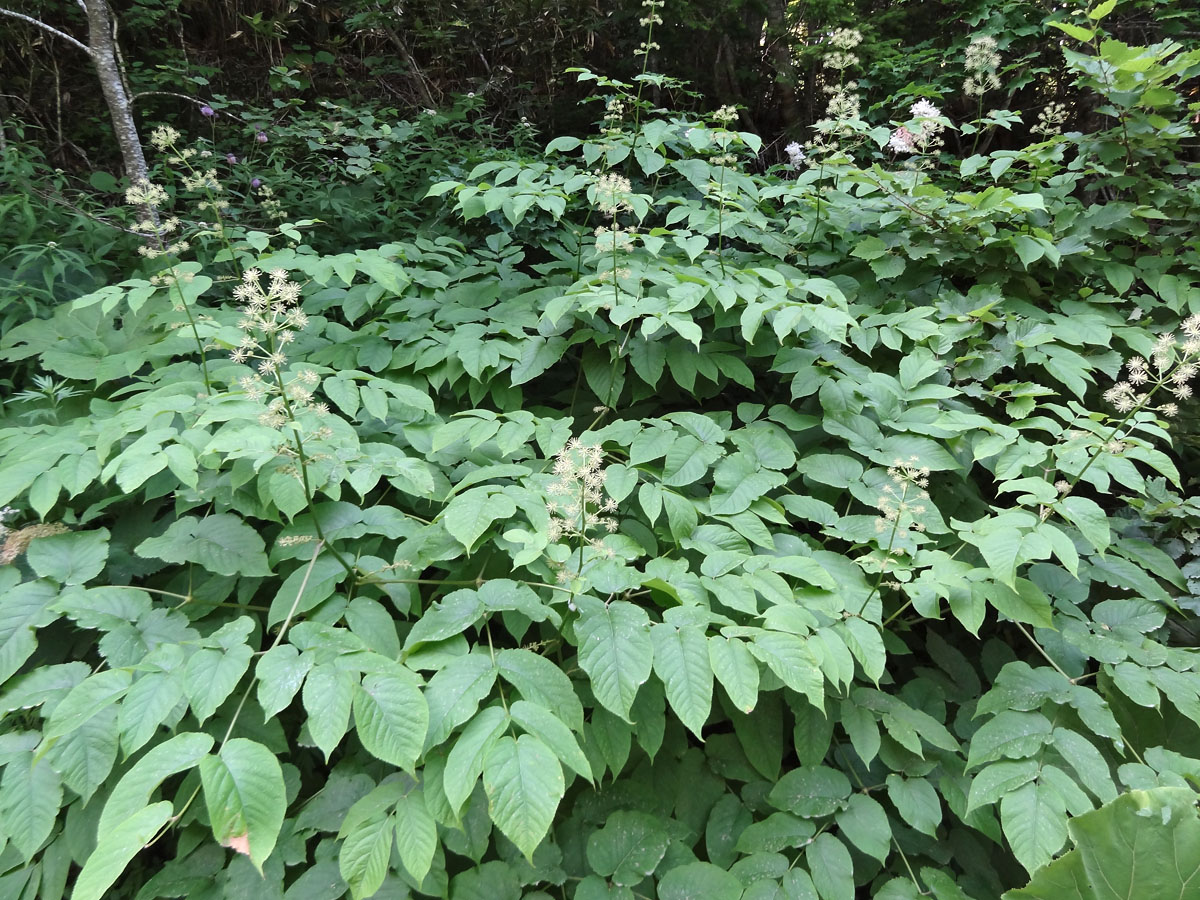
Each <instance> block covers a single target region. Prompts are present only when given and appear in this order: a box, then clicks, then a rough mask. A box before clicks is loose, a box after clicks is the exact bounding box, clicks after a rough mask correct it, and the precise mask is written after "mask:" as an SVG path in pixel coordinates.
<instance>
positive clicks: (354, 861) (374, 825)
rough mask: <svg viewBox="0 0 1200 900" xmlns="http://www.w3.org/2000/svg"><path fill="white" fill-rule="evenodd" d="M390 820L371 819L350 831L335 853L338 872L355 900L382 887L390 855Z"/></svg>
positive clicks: (368, 895)
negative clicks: (336, 853)
mask: <svg viewBox="0 0 1200 900" xmlns="http://www.w3.org/2000/svg"><path fill="white" fill-rule="evenodd" d="M393 834H394V822H393V820H392V817H391V816H387V817H385V818H383V819H373V820H371V821H369V822H366V823H364V824H362V825H361V826H360V827H359V828H356V829H355V830H353V831H351V832H350V833H349V834H347V835H346V836H345V838H344V839H343V840H342V847H341V849H340V850H339V851H338V871H339V872H340V873H341V876H342V878H343V879H344V880H345V882H346V884H348V885H350V896H351V897H353V898H354V900H361V898H364V897H371V896H374V894H375V893H376V892H377V891H378V890H379V888H380V887H382V886H383V880H384V878H386V877H387V871H388V861H389V860H390V859H391V855H392V835H393Z"/></svg>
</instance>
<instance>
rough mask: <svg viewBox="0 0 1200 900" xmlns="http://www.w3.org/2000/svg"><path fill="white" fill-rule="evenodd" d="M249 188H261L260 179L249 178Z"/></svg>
mask: <svg viewBox="0 0 1200 900" xmlns="http://www.w3.org/2000/svg"><path fill="white" fill-rule="evenodd" d="M250 187H252V188H260V187H262V179H261V178H251V179H250Z"/></svg>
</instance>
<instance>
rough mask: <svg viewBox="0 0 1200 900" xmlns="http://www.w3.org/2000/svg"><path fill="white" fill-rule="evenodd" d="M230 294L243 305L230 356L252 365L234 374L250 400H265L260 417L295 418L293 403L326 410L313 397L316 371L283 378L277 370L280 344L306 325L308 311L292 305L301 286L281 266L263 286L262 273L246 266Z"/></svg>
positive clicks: (281, 360) (270, 420)
mask: <svg viewBox="0 0 1200 900" xmlns="http://www.w3.org/2000/svg"><path fill="white" fill-rule="evenodd" d="M233 296H234V297H235V298H236V299H238V300H240V301H241V302H242V304H243V305H242V319H241V321H239V322H238V328H240V329H241V331H242V340H241V343H240V344H239V345H238V347H237V348H236V349H234V351H233V352H232V353H231V354H229V356H230V359H232V360H233V361H234V362H237V363H248V364H252V365H254V366H255V368H256V370H257V371H256V372H255V373H254V374H253V375H244V376H242V377H241V378H239V379H238V386H239V387H240V388H241V389H242V390H243V391H245V392H246V396H247V397H249V398H250V399H251V400H256V401H257V400H267V410H266V412H264V413H263V414H262V415H261V416H260V417H259V422H260V423H261V424H263V425H268V426H270V427H272V428H279V427H281V426H282V425H283V424H284V423H285V422H286V421H287V420H288V419H291V418H294V417H295V412H296V410H297V409H298V408H299V409H307V410H312V411H313V412H316V413H318V414H321V415H323V414H325V413H327V412H328V411H329V409H328V407H327V406H326V405H325V404H324V403H318V402H316V401H315V400H314V399H313V392H314V391H315V390H316V387H317V385H318V384H319V383H320V380H321V379H320V377H319V376H318V375H317V373H316V372H314V371H312V370H311V369H304V370H301V371H300V372H299V373H298V374H296V375H295V376H294V377H293V378H292V379H291V380H290V381H288V382H286V383H285V382H284V381H283V377H282V375H281V373H282V371H283V367H284V366H286V365H287V361H288V358H287V354H286V352H285V348H286V347H287V345H288V344H290V343H292V341H293V340H294V339H295V337H296V332H298V331H300V330H301V329H303V328H304V327H305V326H306V325H307V324H308V316H307V315H305V313H304V310H302V309H300V308H299V306H298V305H297V304H298V302H299V300H300V285H298V284H296V283H295V282H293V281H290V280H288V274H287V272H285V271H284V270H283V269H276V270H274V271H273V272H271V274H270V281H269V282H268V284H267V286H266V287H265V288H264V287H263V284H262V272H260V271H258V269H248V270H246V273H245V274H244V275H243V276H242V283H241V284H239V285H238V286H237V287H236V288H234V291H233ZM264 376H266V377H264ZM267 398H269V399H267Z"/></svg>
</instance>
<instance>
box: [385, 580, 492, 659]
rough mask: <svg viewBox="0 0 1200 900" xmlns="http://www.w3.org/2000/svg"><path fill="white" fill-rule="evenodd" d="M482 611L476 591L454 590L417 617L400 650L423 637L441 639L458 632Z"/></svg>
mask: <svg viewBox="0 0 1200 900" xmlns="http://www.w3.org/2000/svg"><path fill="white" fill-rule="evenodd" d="M484 612H485V607H484V605H483V601H482V600H480V599H479V593H478V591H474V590H471V589H463V590H461V591H454V592H453V593H452V594H448V595H446V596H445V597H444V598H442V599H441V600H440V601H438V602H437V603H435V604H433V605H432V606H431V607H430V608H429V609H428V610H426V612H425V614H424V615H423V616H421V618H420V619H419V620H417V622H416V624H414V625H413V627H412V630H411V631H410V632H409V633H408V637H407V638H405V640H404V650H405V651H408V650H410V649H411V648H413V647H415V646H417V645H418V644H421V643H423V642H426V641H443V640H445V639H446V638H448V637H453V636H454V635H456V634H460V633H462V632H463V631H466V630H467V629H468V628H470V627H471V626H472V625H474V624H475V623H476V622H478V621H479V620H480V619H481V618H482V617H483V614H484Z"/></svg>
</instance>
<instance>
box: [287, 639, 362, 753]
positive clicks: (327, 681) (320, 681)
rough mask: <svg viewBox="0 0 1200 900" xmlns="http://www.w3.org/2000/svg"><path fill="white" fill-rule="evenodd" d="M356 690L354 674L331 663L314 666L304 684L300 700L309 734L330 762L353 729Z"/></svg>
mask: <svg viewBox="0 0 1200 900" xmlns="http://www.w3.org/2000/svg"><path fill="white" fill-rule="evenodd" d="M357 687H358V677H357V676H356V675H355V674H354V673H353V672H348V671H346V670H345V669H342V668H340V667H338V666H336V665H334V664H332V663H325V664H323V665H318V666H314V667H313V669H312V671H310V672H309V673H308V678H306V679H305V681H304V690H303V692H302V693H301V695H300V698H301V700H302V701H303V703H304V710H305V712H307V713H308V731H309V734H311V735H312V739H313V742H314V743H315V744H316V745H317V747H319V748H320V750H321V752H322V753H324V754H325V759H327V760H328V759H329V756H330V754H331V753H333V751H334V750H335V749H337V745H338V744H340V743H341V742H342V738H344V737H345V736H346V730H347V729H348V728H349V727H350V708H351V705H352V704H353V702H354V695H355V693H356V689H357Z"/></svg>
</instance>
